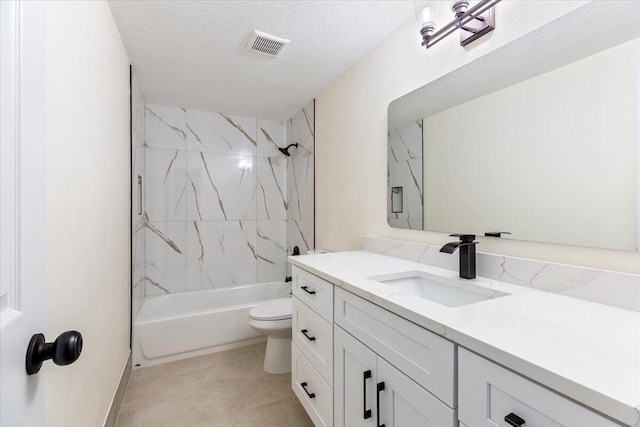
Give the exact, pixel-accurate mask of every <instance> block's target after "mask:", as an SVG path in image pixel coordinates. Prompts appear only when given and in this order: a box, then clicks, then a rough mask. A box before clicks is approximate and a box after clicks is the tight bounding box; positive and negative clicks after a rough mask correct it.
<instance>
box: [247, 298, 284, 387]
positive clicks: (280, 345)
mask: <svg viewBox="0 0 640 427" xmlns="http://www.w3.org/2000/svg"><path fill="white" fill-rule="evenodd" d="M291 301H292V300H291V298H279V299H272V300H268V301H264V302H262V303H260V304H258V305H257V306H255V307H253V308H252V309H251V310H250V311H249V326H251V327H252V328H253V329H255V330H256V331H258V332H260V333H261V334H264V335H266V336H267V351H266V354H265V356H264V370H265V371H266V372H268V373H270V374H285V373H287V372H291Z"/></svg>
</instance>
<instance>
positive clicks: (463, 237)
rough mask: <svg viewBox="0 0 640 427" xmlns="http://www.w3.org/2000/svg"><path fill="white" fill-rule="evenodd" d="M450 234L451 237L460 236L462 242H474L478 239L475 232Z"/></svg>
mask: <svg viewBox="0 0 640 427" xmlns="http://www.w3.org/2000/svg"><path fill="white" fill-rule="evenodd" d="M449 236H451V237H459V238H460V241H461V242H462V243H472V242H473V241H474V240H476V235H475V234H458V233H456V234H449Z"/></svg>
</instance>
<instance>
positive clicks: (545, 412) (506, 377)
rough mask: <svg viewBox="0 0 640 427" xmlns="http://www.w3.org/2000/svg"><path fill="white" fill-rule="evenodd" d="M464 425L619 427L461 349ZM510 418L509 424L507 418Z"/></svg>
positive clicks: (462, 421) (470, 426) (476, 426)
mask: <svg viewBox="0 0 640 427" xmlns="http://www.w3.org/2000/svg"><path fill="white" fill-rule="evenodd" d="M458 369H459V374H460V384H459V389H458V390H459V392H458V393H459V399H460V400H459V403H460V409H459V416H460V422H461V423H464V424H461V425H466V426H468V427H496V426H505V427H508V426H514V427H515V426H522V427H528V426H544V427H561V426H565V427H585V426H594V427H596V426H597V427H619V424H617V423H614V422H613V421H610V420H608V419H606V418H604V417H602V416H600V415H598V414H596V413H595V412H592V411H590V410H589V409H586V408H585V407H584V406H580V405H578V404H577V403H574V402H572V401H571V400H569V399H566V398H565V397H563V396H560V395H559V394H557V393H554V392H553V391H551V390H549V389H546V388H544V387H542V386H540V385H538V384H536V383H534V382H532V381H530V380H528V379H526V378H524V377H522V376H520V375H518V374H516V373H514V372H512V371H509V370H507V369H505V368H503V367H501V366H499V365H497V364H495V363H493V362H491V361H489V360H487V359H485V358H483V357H481V356H478V355H477V354H474V353H472V352H470V351H468V350H466V349H463V348H461V349H460V352H459V360H458ZM507 417H508V418H509V421H508V420H507V419H506V418H507Z"/></svg>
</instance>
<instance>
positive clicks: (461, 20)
mask: <svg viewBox="0 0 640 427" xmlns="http://www.w3.org/2000/svg"><path fill="white" fill-rule="evenodd" d="M500 1H501V0H481V1H480V2H478V3H477V4H475V5H474V6H473V7H471V8H469V9H467V10H466V11H465V12H464V13H463V14H461V15H460V16H458V17H456V18H454V20H453V21H451V22H449V23H448V24H447V25H445V26H444V27H442V28H441V29H439V30H438V31H435V32H433V33H432V34H431V35H430V36H429V37H428V38H426V39H425V40H424V41H423V42H422V45H423V46H425V47H426V48H427V49H429V48H430V47H431V46H433V45H434V44H436V43H438V42H439V41H440V40H442V39H444V38H445V37H447V36H448V35H449V34H451V33H453V32H454V31H455V30H458V29H461V30H463V31H467V32H469V33H472V35H471V36H470V37H469V38H468V39H465V40H462V41H461V44H462V45H463V46H464V45H466V44H468V43H471V41H473V40H475V39H477V38H478V37H481V36H483V35H484V34H486V33H488V32H490V31H491V30H493V25H492V26H490V27H489V26H484V28H483V29H482V30H480V31H475V30H474V29H472V28H468V27H465V26H466V25H467V24H468V23H470V22H471V21H473V20H476V19H478V20H480V21H483V20H485V19H486V18H485V17H483V16H481V15H483V14H484V13H485V12H487V11H489V12H491V17H492V18H493V14H492V13H493V11H492V10H490V9H491V8H493V7H494V6H495V5H496V4H498V3H500ZM423 37H424V34H423Z"/></svg>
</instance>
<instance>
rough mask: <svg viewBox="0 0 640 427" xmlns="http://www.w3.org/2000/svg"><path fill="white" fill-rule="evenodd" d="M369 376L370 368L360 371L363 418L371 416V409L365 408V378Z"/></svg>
mask: <svg viewBox="0 0 640 427" xmlns="http://www.w3.org/2000/svg"><path fill="white" fill-rule="evenodd" d="M369 378H371V370H368V371H364V372H363V373H362V407H363V408H364V414H363V415H362V416H363V418H364V419H365V420H366V419H368V418H371V409H367V380H368V379H369Z"/></svg>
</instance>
